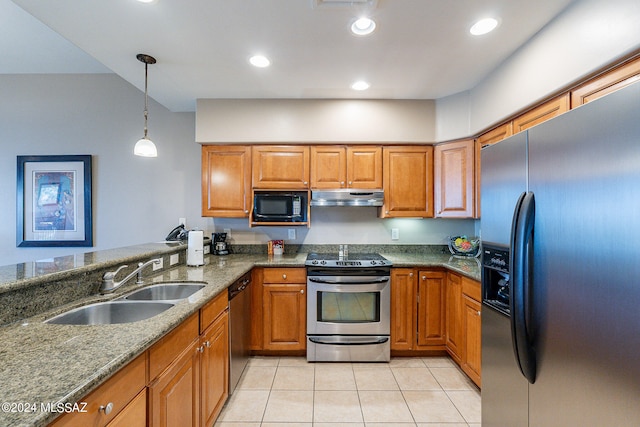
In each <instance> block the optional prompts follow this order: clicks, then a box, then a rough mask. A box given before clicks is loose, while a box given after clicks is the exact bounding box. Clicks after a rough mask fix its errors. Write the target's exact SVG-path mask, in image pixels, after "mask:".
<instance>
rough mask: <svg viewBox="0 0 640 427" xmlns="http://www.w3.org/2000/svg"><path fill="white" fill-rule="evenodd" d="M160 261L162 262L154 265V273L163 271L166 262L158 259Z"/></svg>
mask: <svg viewBox="0 0 640 427" xmlns="http://www.w3.org/2000/svg"><path fill="white" fill-rule="evenodd" d="M158 259H159V260H160V262H154V263H153V271H157V270H161V269H162V266H163V264H164V260H163V259H162V258H158Z"/></svg>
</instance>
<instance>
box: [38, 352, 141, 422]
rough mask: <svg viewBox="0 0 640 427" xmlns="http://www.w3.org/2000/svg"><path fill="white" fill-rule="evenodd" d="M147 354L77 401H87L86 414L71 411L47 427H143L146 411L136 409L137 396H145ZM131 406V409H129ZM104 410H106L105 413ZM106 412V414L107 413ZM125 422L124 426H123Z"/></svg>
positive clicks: (138, 400)
mask: <svg viewBox="0 0 640 427" xmlns="http://www.w3.org/2000/svg"><path fill="white" fill-rule="evenodd" d="M146 372H147V354H146V353H143V354H141V355H140V356H138V357H137V358H136V359H135V360H134V361H133V362H131V363H129V364H128V365H127V366H125V367H124V368H122V369H121V370H120V371H118V372H116V373H115V374H114V375H113V376H112V377H111V378H109V379H108V380H107V381H105V382H104V383H103V384H102V385H100V386H99V387H98V388H97V389H96V390H94V391H92V392H91V393H89V394H88V395H87V396H86V397H84V398H82V399H80V400H79V402H86V403H87V406H86V408H85V409H86V411H87V412H86V413H82V412H74V413H68V414H65V415H62V416H61V417H59V418H57V419H56V420H54V421H53V422H52V423H51V424H50V426H52V427H53V426H55V427H62V426H64V427H75V426H77V427H85V426H91V427H97V426H106V425H111V424H110V423H116V419H118V421H117V423H116V424H113V425H116V426H117V425H128V426H144V425H145V424H146V420H147V418H146V399H142V400H143V401H144V403H145V411H144V413H141V412H140V410H139V405H140V399H139V398H140V394H144V395H145V396H146V393H145V390H146V388H145V386H146V383H147V380H146ZM132 405H133V406H132ZM105 408H109V409H108V410H105ZM107 412H108V413H107ZM124 421H126V422H125V423H124V424H122V423H123V422H124Z"/></svg>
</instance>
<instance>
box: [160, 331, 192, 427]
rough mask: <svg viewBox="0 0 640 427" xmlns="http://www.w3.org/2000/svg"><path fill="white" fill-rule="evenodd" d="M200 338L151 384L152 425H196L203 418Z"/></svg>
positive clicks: (170, 426) (172, 426)
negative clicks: (200, 393) (201, 408)
mask: <svg viewBox="0 0 640 427" xmlns="http://www.w3.org/2000/svg"><path fill="white" fill-rule="evenodd" d="M199 344H200V343H199V341H198V340H195V341H193V343H192V344H191V345H189V346H188V347H187V348H186V349H185V351H184V352H182V354H181V355H180V356H179V357H178V358H177V359H176V360H175V361H174V362H173V363H172V364H171V365H169V367H168V368H167V370H166V371H164V372H163V373H162V374H161V375H160V376H158V378H157V379H156V380H155V381H154V382H153V383H151V385H150V386H149V394H150V396H149V414H150V418H151V419H150V423H149V426H150V427H189V426H191V427H196V426H199V425H200V424H199V421H200V413H199V412H200V405H199V389H200V372H199V366H200V364H199V359H200V352H199V349H200V347H199Z"/></svg>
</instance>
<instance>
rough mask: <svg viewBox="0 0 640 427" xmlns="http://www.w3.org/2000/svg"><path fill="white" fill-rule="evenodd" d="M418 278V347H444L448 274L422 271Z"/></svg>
mask: <svg viewBox="0 0 640 427" xmlns="http://www.w3.org/2000/svg"><path fill="white" fill-rule="evenodd" d="M418 276H419V281H418V345H425V346H444V343H445V339H444V338H445V328H444V325H445V289H446V282H447V274H446V273H445V272H444V271H420V272H419V273H418Z"/></svg>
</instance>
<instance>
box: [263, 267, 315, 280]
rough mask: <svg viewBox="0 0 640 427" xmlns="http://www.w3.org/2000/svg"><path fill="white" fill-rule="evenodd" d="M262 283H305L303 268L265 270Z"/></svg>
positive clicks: (304, 270)
mask: <svg viewBox="0 0 640 427" xmlns="http://www.w3.org/2000/svg"><path fill="white" fill-rule="evenodd" d="M262 283H307V270H306V269H304V268H265V269H264V272H263V277H262Z"/></svg>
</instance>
